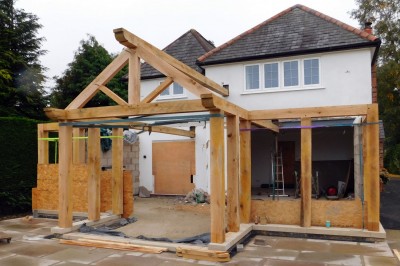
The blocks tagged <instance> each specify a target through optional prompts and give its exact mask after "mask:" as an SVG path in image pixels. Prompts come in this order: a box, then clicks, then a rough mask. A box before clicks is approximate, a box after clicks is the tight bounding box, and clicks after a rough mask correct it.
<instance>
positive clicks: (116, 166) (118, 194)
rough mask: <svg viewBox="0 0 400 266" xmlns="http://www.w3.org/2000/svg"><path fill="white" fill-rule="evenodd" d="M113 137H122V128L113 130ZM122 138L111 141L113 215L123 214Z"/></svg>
mask: <svg viewBox="0 0 400 266" xmlns="http://www.w3.org/2000/svg"><path fill="white" fill-rule="evenodd" d="M112 134H113V136H114V137H115V136H122V134H123V129H122V128H113V130H112ZM123 154H124V140H123V138H113V139H112V180H113V182H112V209H113V214H116V215H119V214H122V213H123V190H124V186H123V185H124V184H123Z"/></svg>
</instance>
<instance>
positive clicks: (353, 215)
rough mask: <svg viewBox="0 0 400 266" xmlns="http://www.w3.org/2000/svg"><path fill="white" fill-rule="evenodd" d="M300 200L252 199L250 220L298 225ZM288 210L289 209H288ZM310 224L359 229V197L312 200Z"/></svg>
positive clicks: (360, 223) (360, 219) (360, 221)
mask: <svg viewBox="0 0 400 266" xmlns="http://www.w3.org/2000/svg"><path fill="white" fill-rule="evenodd" d="M300 204H301V201H300V200H280V201H272V200H265V201H261V200H252V201H251V219H252V221H251V222H254V219H255V217H258V219H259V221H261V222H262V223H268V224H287V225H300V209H301V208H300ZM289 210H290V211H289ZM311 214H312V215H311V225H312V226H325V225H326V221H330V223H331V226H332V227H346V228H347V227H349V228H357V229H361V228H362V226H363V224H362V220H363V219H362V217H363V210H362V204H361V200H360V199H355V200H336V201H331V200H322V199H319V200H312V201H311Z"/></svg>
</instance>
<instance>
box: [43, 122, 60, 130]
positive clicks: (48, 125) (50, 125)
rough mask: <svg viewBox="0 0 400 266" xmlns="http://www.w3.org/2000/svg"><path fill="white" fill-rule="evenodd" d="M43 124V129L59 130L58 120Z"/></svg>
mask: <svg viewBox="0 0 400 266" xmlns="http://www.w3.org/2000/svg"><path fill="white" fill-rule="evenodd" d="M42 125H43V130H44V131H58V129H59V126H58V123H57V122H53V123H44V124H42Z"/></svg>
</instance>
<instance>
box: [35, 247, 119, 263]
mask: <svg viewBox="0 0 400 266" xmlns="http://www.w3.org/2000/svg"><path fill="white" fill-rule="evenodd" d="M111 254H113V252H112V251H111V250H107V249H90V248H85V247H80V248H79V249H75V248H67V249H64V250H61V251H58V252H55V253H53V254H51V255H48V256H45V257H43V258H46V259H51V260H59V261H69V262H76V263H83V264H89V263H93V262H96V261H99V260H101V259H103V258H105V257H107V256H109V255H111ZM115 265H117V264H115Z"/></svg>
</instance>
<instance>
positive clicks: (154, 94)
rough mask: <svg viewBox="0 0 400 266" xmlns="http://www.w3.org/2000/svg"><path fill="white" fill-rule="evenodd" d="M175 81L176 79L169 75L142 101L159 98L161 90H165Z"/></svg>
mask: <svg viewBox="0 0 400 266" xmlns="http://www.w3.org/2000/svg"><path fill="white" fill-rule="evenodd" d="M173 82H174V80H173V79H172V78H171V77H167V78H166V79H165V80H164V81H163V82H161V83H160V85H158V86H157V88H156V89H155V90H153V91H152V92H150V93H149V95H147V96H146V97H145V98H144V99H143V100H142V101H141V102H140V103H150V102H151V101H153V100H154V99H155V98H157V96H158V95H160V93H161V92H163V91H164V90H165V89H166V88H168V87H169V85H171V84H172V83H173Z"/></svg>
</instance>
